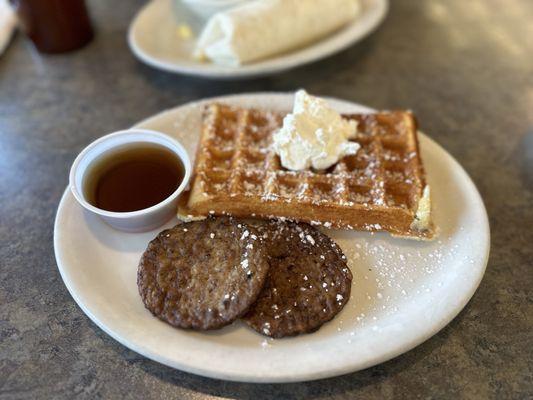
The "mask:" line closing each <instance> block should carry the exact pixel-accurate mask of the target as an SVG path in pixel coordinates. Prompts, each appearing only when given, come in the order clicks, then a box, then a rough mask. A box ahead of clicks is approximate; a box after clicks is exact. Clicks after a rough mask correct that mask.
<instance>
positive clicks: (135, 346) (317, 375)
mask: <svg viewBox="0 0 533 400" xmlns="http://www.w3.org/2000/svg"><path fill="white" fill-rule="evenodd" d="M292 94H293V93H292V92H255V93H239V94H233V95H226V96H215V97H210V98H205V99H201V100H198V101H193V102H189V103H185V104H182V105H179V106H176V107H172V108H168V109H166V110H163V111H161V112H159V113H156V114H155V115H152V116H150V117H147V118H144V119H142V120H141V121H139V122H137V123H136V124H134V125H133V126H132V127H138V126H141V125H143V124H147V123H151V122H153V121H154V120H157V119H159V118H161V117H163V116H164V114H167V113H169V112H176V111H177V110H178V109H180V108H184V107H194V106H198V105H201V104H202V103H207V102H211V101H222V100H224V99H228V98H239V97H243V98H249V97H259V98H260V97H264V96H272V97H275V96H287V95H292ZM328 99H331V100H335V101H337V102H338V103H339V104H343V103H344V104H347V105H351V106H357V107H360V108H361V109H366V110H369V111H370V112H375V111H376V110H374V109H372V108H370V107H367V106H364V105H360V104H358V103H355V102H351V101H346V100H342V99H336V98H331V97H330V98H328ZM422 136H423V137H424V140H428V141H429V142H432V144H433V145H435V146H437V147H438V148H439V150H440V151H442V152H443V153H444V154H445V155H446V157H447V158H449V159H450V161H451V162H452V163H453V164H455V167H458V171H459V172H460V173H461V174H462V175H463V177H464V178H465V182H467V183H468V186H469V187H470V188H471V189H473V192H474V193H475V194H476V199H475V200H476V203H477V205H478V206H480V211H481V215H482V216H483V217H484V218H483V224H482V225H483V228H485V229H483V232H482V235H483V236H484V237H485V238H486V242H483V243H484V244H485V245H486V246H485V252H484V255H483V259H482V261H481V262H480V265H482V267H481V268H480V270H479V273H478V275H477V276H476V279H475V280H472V281H471V284H470V286H469V290H468V291H464V292H463V294H464V297H463V298H462V301H461V302H460V303H458V305H456V307H454V308H453V309H452V310H451V311H450V312H448V313H447V314H446V315H445V316H443V317H442V318H441V319H440V320H439V323H438V324H434V325H433V326H432V329H430V330H428V331H427V332H425V334H424V335H420V336H417V337H415V338H412V339H411V340H409V341H408V342H407V343H404V344H403V346H398V348H396V349H394V350H392V351H388V352H384V353H382V354H381V355H380V356H379V357H376V358H373V359H369V360H367V362H366V363H359V364H357V363H355V362H354V363H351V364H344V365H343V366H342V367H339V368H333V369H332V368H329V369H327V370H321V371H314V372H311V373H309V372H307V373H304V374H291V375H289V376H287V375H284V376H277V377H271V376H263V375H254V374H253V373H250V374H248V375H239V376H236V375H235V374H233V373H226V372H225V371H220V370H218V371H213V370H211V369H209V368H197V367H191V366H190V365H186V364H182V363H179V362H176V361H175V360H173V359H171V358H169V357H166V356H164V355H161V354H160V353H157V352H153V351H151V350H150V349H147V348H145V347H144V346H143V345H142V343H141V344H139V343H135V342H130V341H128V340H126V339H124V338H123V337H122V336H121V335H120V334H119V333H117V332H115V331H113V330H112V329H110V328H109V327H108V326H106V324H105V323H103V322H102V321H100V320H99V318H98V317H96V316H95V315H94V314H93V313H92V312H91V310H90V309H89V308H88V307H86V305H85V304H84V303H83V301H82V300H81V299H80V297H79V296H78V293H77V292H76V291H75V290H74V289H73V287H72V285H71V284H72V282H70V281H69V280H68V279H67V277H66V269H65V267H64V265H63V262H62V260H61V256H62V254H61V250H60V243H59V238H58V236H59V234H60V233H59V231H60V228H59V223H60V218H61V216H62V213H61V211H62V210H63V209H64V207H65V206H66V203H67V201H68V200H69V197H72V194H71V193H70V190H69V187H68V186H67V187H66V189H65V191H64V192H63V195H62V197H61V200H60V202H59V205H58V208H57V211H56V215H55V220H54V235H53V242H54V254H55V259H56V263H57V267H58V269H59V272H60V275H61V278H62V280H63V283H64V284H65V286H66V287H67V290H68V291H69V293H70V295H71V296H72V298H73V299H74V301H75V302H76V304H77V305H78V306H79V307H80V308H81V309H82V311H83V312H84V313H85V314H86V315H87V316H88V317H89V319H91V321H92V322H93V323H95V324H96V325H97V326H98V327H99V328H100V329H102V330H103V331H104V332H106V333H107V334H108V335H109V336H111V337H112V338H113V339H115V340H116V341H118V342H119V343H121V344H122V345H123V346H125V347H127V348H129V349H131V350H133V351H135V352H137V353H139V354H141V355H142V356H144V357H146V358H148V359H151V360H153V361H156V362H159V363H161V364H164V365H167V366H169V367H171V368H176V369H179V370H181V371H185V372H189V373H194V374H197V375H201V376H205V377H209V378H214V379H223V380H228V381H236V382H254V383H287V382H302V381H311V380H317V379H324V378H331V377H334V376H339V375H344V374H348V373H352V372H356V371H360V370H363V369H366V368H369V367H371V366H375V365H379V364H381V363H383V362H386V361H388V360H391V359H393V358H395V357H397V356H399V355H401V354H404V353H406V352H408V351H410V350H412V349H413V348H415V347H417V346H418V345H420V344H422V343H423V342H425V341H426V340H428V339H429V338H431V337H432V336H434V335H435V334H436V333H438V332H439V331H441V330H442V329H443V328H444V327H445V326H446V325H448V324H449V323H450V322H451V321H452V320H453V319H455V318H456V317H457V315H458V314H459V313H460V312H461V311H462V310H463V309H464V308H465V307H466V305H467V304H468V302H469V301H470V300H471V298H472V297H473V295H474V294H475V292H476V291H477V288H478V287H479V285H480V283H481V281H482V279H483V276H484V274H485V271H486V268H487V264H488V259H489V254H490V242H491V238H490V225H489V219H488V214H487V211H486V208H485V205H484V203H483V199H482V197H481V195H480V193H479V191H478V190H477V187H476V186H475V183H474V182H473V180H472V179H471V177H470V176H469V174H468V173H467V171H466V170H465V169H464V168H463V167H462V166H461V165H460V164H459V162H458V161H457V160H456V159H455V158H454V157H453V156H452V155H451V154H450V153H448V152H447V151H446V150H445V149H444V148H443V147H442V146H440V145H439V144H438V143H437V142H436V141H435V140H433V139H432V138H431V137H429V136H427V135H425V134H423V133H422ZM71 200H72V199H71Z"/></svg>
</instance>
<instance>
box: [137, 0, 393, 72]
mask: <svg viewBox="0 0 533 400" xmlns="http://www.w3.org/2000/svg"><path fill="white" fill-rule="evenodd" d="M362 4H363V11H362V14H361V15H360V16H359V17H358V18H357V19H355V20H354V21H353V22H352V23H350V24H348V25H347V26H345V27H344V28H342V29H340V30H339V31H337V32H336V33H334V34H332V35H330V36H328V37H326V38H324V39H322V40H319V41H317V42H316V43H314V44H313V45H310V46H307V47H304V48H302V49H299V50H295V51H292V52H290V53H285V54H282V55H279V56H275V57H272V58H269V59H266V60H263V61H258V62H255V63H252V64H247V65H243V66H240V67H223V66H219V65H216V64H212V63H207V62H199V61H197V60H195V59H193V57H192V51H193V48H194V40H189V41H185V40H181V39H179V37H178V35H177V23H176V17H175V16H174V13H173V11H172V5H171V0H152V1H150V2H148V4H146V5H145V6H144V7H143V8H142V9H141V10H140V11H139V13H138V14H137V15H136V16H135V18H134V19H133V21H132V23H131V25H130V27H129V32H128V43H129V46H130V48H131V50H132V51H133V53H134V54H135V55H136V56H137V57H138V58H139V59H140V60H141V61H143V62H145V63H146V64H148V65H151V66H153V67H155V68H160V69H163V70H166V71H170V72H177V73H182V74H188V75H197V76H203V77H210V78H224V79H232V78H244V77H252V76H262V75H269V74H273V73H276V72H280V71H284V70H287V69H290V68H294V67H296V66H299V65H303V64H307V63H310V62H312V61H316V60H320V59H322V58H325V57H327V56H330V55H332V54H334V53H337V52H339V51H341V50H344V49H346V48H347V47H349V46H351V45H352V44H354V43H356V42H357V41H359V40H361V39H362V38H363V37H365V36H366V35H368V34H369V33H370V32H372V31H373V30H374V29H375V28H376V27H377V26H378V25H379V24H380V23H381V21H383V19H384V18H385V15H386V13H387V10H388V1H387V0H362ZM183 18H184V20H185V21H184V22H188V23H190V24H191V25H193V27H195V28H196V29H198V22H197V21H196V20H194V18H191V17H189V16H185V17H183Z"/></svg>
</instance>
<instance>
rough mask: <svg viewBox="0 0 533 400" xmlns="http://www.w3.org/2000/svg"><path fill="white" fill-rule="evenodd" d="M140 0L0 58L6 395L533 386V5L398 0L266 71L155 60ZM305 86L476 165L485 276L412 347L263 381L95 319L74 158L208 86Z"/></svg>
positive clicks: (452, 390)
mask: <svg viewBox="0 0 533 400" xmlns="http://www.w3.org/2000/svg"><path fill="white" fill-rule="evenodd" d="M142 3H143V1H140V0H127V1H126V0H122V1H113V2H111V1H104V0H92V1H89V7H90V10H91V13H92V16H93V20H94V23H95V26H96V29H97V36H96V38H95V40H94V41H93V42H92V43H91V44H89V45H88V46H87V47H85V48H84V49H82V50H79V51H77V52H74V53H70V54H65V55H59V56H41V55H39V54H37V53H36V52H35V51H34V50H33V48H32V46H31V45H30V44H29V43H28V42H27V41H26V40H25V39H24V38H23V37H22V36H21V35H18V36H17V37H16V38H15V39H14V41H13V43H12V45H11V46H10V48H9V49H8V50H7V51H6V53H5V54H4V55H3V56H1V57H0V205H1V208H0V260H1V261H0V399H22V398H35V399H44V398H56V399H70V398H80V399H93V398H121V397H123V398H143V399H159V398H165V399H166V398H168V399H170V398H185V399H214V398H231V399H234V398H236V399H248V398H250V399H299V398H307V399H322V398H324V399H326V398H328V399H329V398H331V399H359V398H360V399H382V398H397V399H403V398H405V399H412V398H435V399H437V398H439V399H446V398H468V399H476V398H479V399H487V398H490V399H525V398H533V2H532V1H529V0H522V1H520V0H505V1H504V0H468V1H465V0H392V1H391V3H392V4H391V10H390V14H389V15H388V17H387V19H386V21H385V23H384V24H383V25H382V26H381V27H380V28H379V29H378V30H377V31H376V32H375V33H374V34H373V35H372V36H370V37H369V38H367V39H365V40H364V41H363V42H361V43H360V44H357V45H355V46H353V47H351V48H350V49H348V50H346V51H344V52H342V53H341V54H338V55H336V56H334V57H331V58H329V59H327V60H324V61H321V62H317V63H315V64H312V65H309V66H306V67H303V68H299V69H296V70H293V71H290V72H287V73H282V74H278V75H276V76H272V77H269V78H264V79H255V80H249V81H241V82H217V81H210V80H202V79H196V78H190V77H184V76H179V75H171V74H168V73H165V72H160V71H157V70H154V69H151V68H149V67H147V66H145V65H143V64H141V63H139V62H138V61H137V60H136V59H135V58H134V57H133V56H132V54H131V53H130V51H129V50H128V47H127V45H126V30H127V26H128V23H129V21H130V19H131V18H132V17H133V15H134V13H135V11H136V10H137V9H138V8H139V7H140V6H141V5H142ZM300 87H304V88H306V89H308V90H309V91H310V92H312V93H315V94H319V95H328V96H335V97H340V98H344V99H348V100H352V101H356V102H359V103H362V104H366V105H369V106H372V107H375V108H380V109H381V108H387V109H391V108H410V109H413V110H414V111H415V112H416V114H417V115H418V117H419V120H420V122H421V126H422V128H423V130H424V131H425V132H427V133H428V134H429V135H430V136H432V137H433V138H434V139H435V140H436V141H437V142H439V143H440V144H441V145H442V146H443V147H445V148H446V149H447V150H448V151H449V152H450V153H451V154H452V155H453V156H454V157H456V158H457V160H459V162H460V163H461V164H462V165H463V166H464V168H465V169H466V170H467V171H468V173H469V174H470V175H471V176H472V178H473V179H474V181H475V183H476V184H477V186H478V188H479V190H480V192H481V195H482V196H483V199H484V201H485V204H486V206H487V209H488V213H489V216H490V223H491V229H492V249H491V256H490V261H489V265H488V268H487V272H486V275H485V278H484V279H483V281H482V283H481V286H480V287H479V289H478V291H477V292H476V294H475V295H474V297H473V299H472V300H471V301H470V303H469V304H468V305H467V306H466V308H465V309H464V311H463V312H461V314H460V315H459V316H458V317H457V318H456V319H455V320H454V321H453V322H452V323H451V324H449V325H448V326H447V327H446V328H445V329H443V330H442V331H441V332H440V333H438V334H437V335H435V336H434V337H433V338H431V339H430V340H428V341H427V342H425V343H424V344H422V345H420V346H418V347H417V348H416V349H414V350H412V351H410V352H408V353H407V354H404V355H402V356H400V357H398V358H396V359H394V360H392V361H389V362H387V363H384V364H382V365H379V366H376V367H373V368H370V369H368V370H365V371H361V372H358V373H353V374H349V375H346V376H341V377H337V378H333V379H327V380H322V381H316V382H308V383H300V384H284V385H282V384H276V385H254V384H240V383H232V382H223V381H217V380H212V379H206V378H201V377H198V376H194V375H190V374H187V373H183V372H180V371H177V370H173V369H171V368H167V367H165V366H162V365H159V364H157V363H155V362H153V361H150V360H147V359H145V358H143V357H142V356H140V355H138V354H136V353H134V352H132V351H130V350H128V349H127V348H125V347H123V346H122V345H120V344H119V343H117V342H116V341H114V340H113V339H111V338H110V337H109V336H107V335H106V334H105V333H104V332H102V331H101V330H100V329H98V328H97V327H96V326H95V325H94V324H93V323H92V322H91V321H90V320H89V318H87V317H86V316H85V315H84V314H83V312H82V311H81V310H80V309H79V308H78V306H77V305H76V304H75V303H74V301H73V300H72V298H71V297H70V295H69V293H68V292H67V290H66V288H65V286H64V285H63V283H62V281H61V278H60V276H59V272H58V270H57V267H56V263H55V259H54V252H53V247H52V234H53V220H54V215H55V211H56V207H57V204H58V202H59V199H60V196H61V194H62V193H63V190H64V189H65V186H66V184H67V174H68V169H69V166H70V164H71V162H72V161H73V159H74V157H75V156H76V154H77V153H78V152H79V151H80V150H81V149H82V148H83V147H84V146H85V145H86V144H88V143H89V142H90V141H92V140H94V139H95V138H97V137H99V136H101V135H102V134H104V133H107V132H111V131H114V130H118V129H121V128H125V127H128V126H131V125H132V124H133V123H135V122H136V121H138V120H140V119H142V118H145V117H147V116H150V115H151V114H154V113H156V112H158V111H161V110H163V109H165V108H169V107H172V106H176V105H179V104H183V103H186V102H188V101H191V100H196V99H200V98H203V97H207V96H213V95H220V94H227V93H235V92H244V91H292V90H294V89H296V88H300Z"/></svg>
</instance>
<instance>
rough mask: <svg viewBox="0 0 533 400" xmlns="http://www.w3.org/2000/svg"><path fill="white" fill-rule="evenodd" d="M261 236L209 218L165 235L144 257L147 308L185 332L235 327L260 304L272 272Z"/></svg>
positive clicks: (141, 284)
mask: <svg viewBox="0 0 533 400" xmlns="http://www.w3.org/2000/svg"><path fill="white" fill-rule="evenodd" d="M260 242H261V239H260V238H259V237H258V235H257V231H256V229H255V228H253V227H252V226H249V225H248V224H246V223H244V222H242V221H239V220H236V219H231V218H208V219H206V220H203V221H196V222H190V223H184V224H180V225H177V226H175V227H174V228H172V229H168V230H165V231H163V232H161V233H160V234H159V235H157V237H156V238H155V239H154V240H152V241H151V242H150V243H149V245H148V248H147V249H146V251H145V252H144V254H143V255H142V257H141V261H140V263H139V269H138V273H137V285H138V288H139V293H140V295H141V298H142V300H143V302H144V305H145V306H146V308H147V309H148V310H150V312H151V313H152V314H153V315H155V316H156V317H158V318H159V319H161V320H163V321H166V322H168V323H169V324H171V325H174V326H177V327H180V328H190V329H195V330H208V329H216V328H220V327H222V326H224V325H227V324H230V323H231V322H233V321H234V320H235V319H237V318H239V317H240V316H241V315H243V314H244V313H245V312H246V311H247V310H248V308H249V307H250V305H251V304H252V303H253V302H254V301H255V300H256V298H257V296H258V294H259V292H260V291H261V288H262V287H263V284H264V282H265V279H266V276H267V272H268V262H267V256H266V253H265V249H264V246H263V245H261V243H260Z"/></svg>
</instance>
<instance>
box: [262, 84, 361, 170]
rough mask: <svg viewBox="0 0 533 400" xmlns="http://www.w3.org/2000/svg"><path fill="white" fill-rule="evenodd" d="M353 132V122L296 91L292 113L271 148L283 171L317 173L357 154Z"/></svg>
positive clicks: (357, 146) (276, 135) (303, 93)
mask: <svg viewBox="0 0 533 400" xmlns="http://www.w3.org/2000/svg"><path fill="white" fill-rule="evenodd" d="M356 132H357V122H356V121H353V120H346V119H343V118H342V117H341V115H340V114H339V113H338V112H336V111H335V110H333V109H332V108H331V107H330V106H329V105H328V104H327V103H326V101H325V100H323V99H320V98H318V97H314V96H310V95H309V94H307V93H306V92H305V90H299V91H298V92H296V96H295V99H294V107H293V111H292V113H291V114H288V115H287V116H286V117H285V118H284V120H283V126H282V128H281V129H280V130H279V131H278V132H276V133H275V134H274V136H273V143H272V146H273V149H274V151H275V152H276V153H277V154H278V155H279V157H280V160H281V165H283V166H284V167H285V168H287V169H290V170H293V171H299V170H305V169H308V168H310V167H313V168H314V169H317V170H320V169H326V168H329V167H331V166H332V165H333V164H335V163H337V162H338V161H339V160H340V159H341V158H342V157H344V156H346V155H352V154H355V153H357V150H359V147H360V146H359V144H358V143H355V142H350V141H349V139H351V138H354V137H355V134H356Z"/></svg>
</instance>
